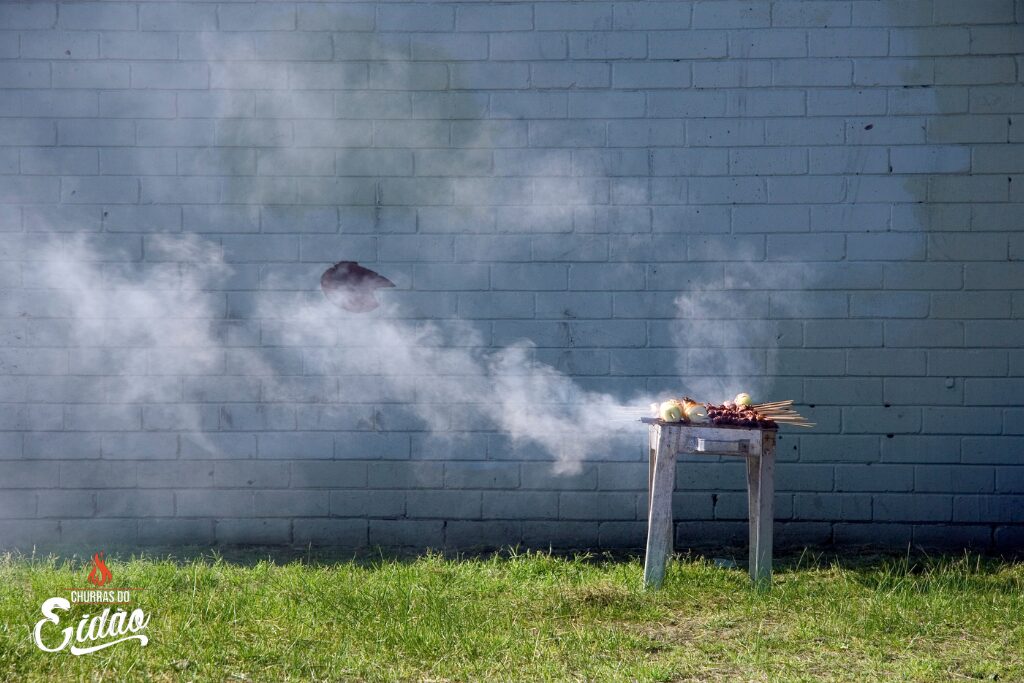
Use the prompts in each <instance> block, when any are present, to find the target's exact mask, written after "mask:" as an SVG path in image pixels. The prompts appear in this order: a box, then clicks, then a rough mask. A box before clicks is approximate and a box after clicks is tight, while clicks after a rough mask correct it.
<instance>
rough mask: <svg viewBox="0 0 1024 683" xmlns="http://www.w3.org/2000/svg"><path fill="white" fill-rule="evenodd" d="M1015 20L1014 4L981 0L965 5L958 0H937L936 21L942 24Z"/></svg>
mask: <svg viewBox="0 0 1024 683" xmlns="http://www.w3.org/2000/svg"><path fill="white" fill-rule="evenodd" d="M1012 20H1013V4H1012V3H1010V2H1006V0H981V1H980V2H976V3H970V4H969V5H967V6H965V5H964V4H962V3H959V2H956V0H935V21H936V22H938V23H940V24H989V23H991V24H998V23H1003V22H1004V21H1005V22H1011V21H1012Z"/></svg>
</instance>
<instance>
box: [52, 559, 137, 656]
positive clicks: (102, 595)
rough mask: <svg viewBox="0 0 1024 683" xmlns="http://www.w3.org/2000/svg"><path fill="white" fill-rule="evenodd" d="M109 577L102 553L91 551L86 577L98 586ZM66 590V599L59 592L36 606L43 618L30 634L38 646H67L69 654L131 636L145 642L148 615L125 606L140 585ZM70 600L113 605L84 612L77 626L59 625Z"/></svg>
mask: <svg viewBox="0 0 1024 683" xmlns="http://www.w3.org/2000/svg"><path fill="white" fill-rule="evenodd" d="M113 578H114V575H113V573H112V572H111V571H110V568H109V567H107V565H106V563H105V562H104V561H103V553H102V552H98V553H94V554H93V556H92V568H91V570H90V571H89V576H88V578H87V581H89V583H91V584H92V585H93V586H95V587H96V588H102V587H103V586H106V585H107V584H108V583H110V581H111V580H112V579H113ZM68 590H69V591H70V595H69V597H70V600H69V599H68V598H62V597H59V596H58V597H52V598H48V599H47V600H45V601H44V602H43V604H42V606H41V607H40V608H39V609H40V611H41V612H42V614H43V618H42V619H40V620H39V621H38V622H36V626H35V628H34V629H32V638H33V640H35V643H36V647H38V648H39V649H40V650H42V651H44V652H60V651H61V650H64V649H68V651H69V652H71V654H73V655H75V656H79V655H87V654H89V653H91V652H97V651H99V650H103V649H105V648H108V647H110V646H112V645H117V644H118V643H125V642H129V641H133V640H137V641H139V646H140V647H145V646H146V645H147V644H148V643H149V636H147V635H146V634H145V633H142V632H143V631H145V629H146V627H147V626H148V625H149V617H148V616H147V615H146V613H145V612H144V611H143V610H142V609H141V608H138V607H137V608H135V609H133V610H131V612H129V611H128V608H127V607H126V605H128V604H129V603H130V602H131V600H132V593H133V592H137V591H139V590H141V589H139V588H112V589H107V590H93V589H91V588H70V589H68ZM73 604H80V605H97V606H98V605H112V606H116V607H110V606H108V607H105V608H103V611H102V612H100V613H99V614H97V615H92V614H90V613H88V612H87V613H85V614H83V615H82V617H81V618H80V619H79V620H78V626H77V627H75V626H66V627H64V628H63V629H61V628H60V622H61V614H60V613H61V612H68V611H70V610H71V606H72V605H73ZM87 609H89V608H87ZM97 609H98V608H97ZM69 646H70V647H69Z"/></svg>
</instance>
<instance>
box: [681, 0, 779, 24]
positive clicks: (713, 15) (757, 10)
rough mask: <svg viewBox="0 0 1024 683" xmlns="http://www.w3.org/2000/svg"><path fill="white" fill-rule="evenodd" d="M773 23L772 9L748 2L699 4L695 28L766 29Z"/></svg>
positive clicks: (695, 7)
mask: <svg viewBox="0 0 1024 683" xmlns="http://www.w3.org/2000/svg"><path fill="white" fill-rule="evenodd" d="M770 23H771V17H770V8H769V7H768V6H760V5H758V4H756V3H746V2H733V1H731V0H730V1H725V2H697V3H695V4H694V6H693V19H692V26H693V28H746V27H764V26H768V25H769V24H770Z"/></svg>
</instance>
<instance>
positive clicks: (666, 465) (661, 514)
mask: <svg viewBox="0 0 1024 683" xmlns="http://www.w3.org/2000/svg"><path fill="white" fill-rule="evenodd" d="M652 446H654V448H653V449H652V450H654V477H653V481H652V482H651V490H650V504H649V505H648V510H647V512H648V515H647V554H646V557H645V558H644V586H645V587H648V588H658V587H659V586H661V584H662V581H664V580H665V563H666V561H667V560H668V557H669V555H671V554H672V492H673V490H674V489H675V486H676V453H675V449H674V448H671V447H670V446H669V444H667V443H666V442H665V440H663V439H659V440H658V443H657V444H653V443H652Z"/></svg>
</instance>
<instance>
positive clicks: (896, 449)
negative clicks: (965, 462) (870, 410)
mask: <svg viewBox="0 0 1024 683" xmlns="http://www.w3.org/2000/svg"><path fill="white" fill-rule="evenodd" d="M927 417H928V416H927V414H926V415H925V418H926V419H927ZM959 461H960V444H959V442H957V440H956V439H950V438H948V437H945V436H913V435H907V436H905V435H899V434H897V435H894V436H893V438H891V439H890V438H888V435H886V438H884V439H882V462H884V463H925V464H935V463H956V462H959Z"/></svg>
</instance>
